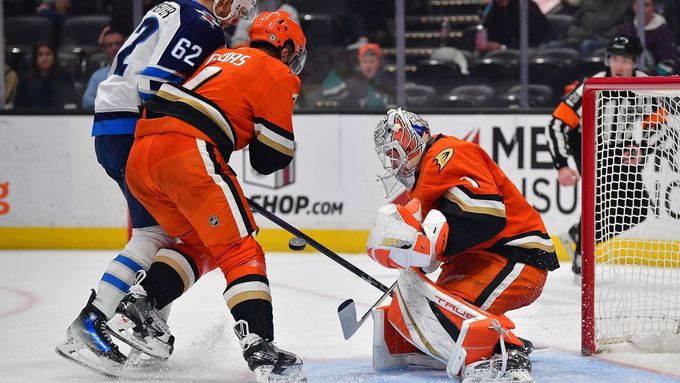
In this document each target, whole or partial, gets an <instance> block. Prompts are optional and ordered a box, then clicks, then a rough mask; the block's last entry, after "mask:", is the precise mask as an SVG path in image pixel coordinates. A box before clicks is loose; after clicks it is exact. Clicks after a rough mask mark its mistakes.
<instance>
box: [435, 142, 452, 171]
mask: <svg viewBox="0 0 680 383" xmlns="http://www.w3.org/2000/svg"><path fill="white" fill-rule="evenodd" d="M452 157H453V148H446V149H444V150H442V151H441V152H439V154H437V155H436V156H434V162H435V163H436V164H437V166H439V173H441V172H442V170H444V166H446V164H448V163H449V160H451V158H452Z"/></svg>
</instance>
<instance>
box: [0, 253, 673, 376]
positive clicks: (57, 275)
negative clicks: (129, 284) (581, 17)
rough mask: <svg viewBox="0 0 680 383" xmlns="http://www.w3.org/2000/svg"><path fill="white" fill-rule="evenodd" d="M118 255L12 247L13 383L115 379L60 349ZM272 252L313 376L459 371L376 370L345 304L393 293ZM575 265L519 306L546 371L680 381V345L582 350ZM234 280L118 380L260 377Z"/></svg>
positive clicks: (279, 299)
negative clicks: (341, 319)
mask: <svg viewBox="0 0 680 383" xmlns="http://www.w3.org/2000/svg"><path fill="white" fill-rule="evenodd" d="M114 256H115V253H114V252H107V251H97V252H93V251H0V381H1V382H45V381H50V382H100V381H107V380H109V379H107V378H104V377H102V376H99V375H96V374H94V373H92V372H90V371H87V370H85V369H83V368H81V367H79V366H76V365H75V364H72V363H69V362H67V361H66V360H64V359H63V358H61V357H59V356H57V354H56V353H55V352H54V347H55V346H56V344H57V343H58V342H59V341H61V340H63V339H64V336H65V330H66V327H67V326H68V325H69V324H70V322H71V321H72V320H73V319H74V318H75V316H76V315H77V314H78V312H79V311H80V309H81V308H82V307H83V305H84V304H85V302H86V300H87V298H88V296H89V289H90V288H93V287H96V286H97V283H98V282H99V278H100V277H101V274H102V273H103V271H104V269H105V267H106V265H107V264H108V262H109V261H110V260H111V259H112V258H113V257H114ZM346 258H347V259H348V260H349V261H350V262H352V263H354V264H355V265H357V266H358V267H359V268H361V269H362V270H364V271H366V272H368V273H369V274H371V275H373V276H374V277H375V278H377V279H379V280H380V281H381V282H383V283H384V284H385V285H390V284H391V283H392V282H393V281H394V280H395V278H396V273H395V272H393V271H391V270H387V269H384V268H382V267H381V266H379V265H378V264H376V263H374V262H373V261H371V260H370V259H368V257H365V256H361V255H348V256H346ZM267 262H268V273H269V279H270V281H271V288H272V294H273V298H274V320H275V330H276V342H277V343H278V345H279V346H280V347H282V348H284V349H287V350H290V351H293V352H295V353H297V354H299V355H300V356H301V357H302V358H303V359H304V361H305V364H306V368H305V370H306V372H307V374H308V376H309V380H310V382H357V383H364V382H405V381H414V382H416V381H417V382H445V381H449V380H448V379H447V378H446V374H445V373H444V372H443V371H428V370H410V371H392V372H389V373H378V372H376V371H374V370H373V369H372V368H371V359H370V351H371V337H372V323H371V321H370V320H369V321H367V322H366V324H365V325H364V327H362V328H361V329H359V331H357V333H356V334H355V335H354V337H352V338H351V339H350V340H349V341H345V340H344V339H343V338H342V331H341V329H340V325H339V323H338V319H337V306H338V305H339V304H340V303H341V302H342V301H344V300H345V299H347V298H353V299H354V300H355V302H356V304H357V310H358V315H362V314H363V312H364V310H366V309H367V308H368V307H370V305H371V304H372V303H373V302H374V300H375V299H377V298H378V297H379V296H380V295H381V293H380V291H379V290H377V289H376V288H374V287H373V286H371V285H369V284H368V283H366V282H364V281H362V280H361V279H359V278H358V277H356V276H354V275H353V274H352V273H350V272H349V271H347V270H345V269H343V268H342V267H341V266H339V265H337V264H336V263H334V262H333V261H331V260H330V259H328V258H326V257H324V256H322V255H319V254H302V253H297V254H269V255H268V261H267ZM568 266H569V265H564V266H563V267H562V268H561V269H559V270H557V271H556V272H554V273H551V275H550V277H549V278H548V283H547V285H546V288H545V290H544V292H543V295H542V296H541V297H540V298H539V300H538V301H537V302H536V303H534V304H533V305H532V306H530V307H527V308H524V309H521V310H517V311H514V312H510V313H509V314H508V316H509V317H510V318H511V319H512V320H513V321H514V322H515V324H516V325H517V330H516V333H517V335H519V336H522V337H526V338H528V339H530V340H532V341H533V342H534V344H535V345H536V346H537V348H538V349H537V350H536V351H535V352H534V354H532V361H533V363H534V375H535V376H536V378H537V381H538V382H617V383H618V382H680V354H650V353H642V352H639V351H635V350H631V349H630V347H628V348H627V349H625V350H619V351H617V352H614V353H610V354H607V355H605V356H598V357H595V358H586V357H581V356H579V353H578V350H579V349H580V326H579V320H580V289H579V287H578V285H576V284H575V283H574V277H573V275H572V274H571V271H570V270H569V267H568ZM224 288H225V282H224V278H223V277H222V274H221V273H219V272H213V273H210V274H208V275H207V276H205V277H204V278H203V279H202V280H200V281H199V282H198V283H197V284H196V285H195V286H194V287H193V288H192V289H191V290H190V291H189V292H188V293H187V294H186V295H185V296H183V297H182V298H180V299H179V300H178V301H177V302H175V304H174V307H173V312H172V315H171V317H170V321H169V324H170V326H171V328H172V330H173V333H174V335H175V336H176V338H177V341H176V344H175V346H176V348H175V353H174V354H173V356H172V357H171V359H170V360H169V361H168V362H167V363H165V364H163V365H160V366H159V367H158V368H156V369H153V370H148V369H146V370H145V369H130V370H127V371H126V373H125V375H124V376H123V377H122V379H120V380H117V381H118V382H139V381H151V382H154V381H158V382H160V381H164V382H187V381H193V382H251V381H253V376H252V374H251V372H250V371H249V370H248V368H247V366H246V364H245V362H244V361H243V358H242V357H241V355H240V351H239V348H238V343H237V341H236V337H235V335H234V334H233V332H232V330H231V325H232V324H233V320H232V319H231V317H230V315H229V314H228V310H227V308H226V305H225V303H224V300H223V299H222V292H223V291H224ZM624 348H625V347H624ZM605 358H607V359H609V360H613V361H615V362H610V361H608V360H605ZM635 366H638V367H635ZM652 370H656V371H652Z"/></svg>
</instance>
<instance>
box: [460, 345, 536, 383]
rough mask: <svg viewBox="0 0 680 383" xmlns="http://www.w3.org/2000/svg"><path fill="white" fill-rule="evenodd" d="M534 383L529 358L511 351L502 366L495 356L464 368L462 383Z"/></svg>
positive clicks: (519, 352) (498, 356) (499, 357)
mask: <svg viewBox="0 0 680 383" xmlns="http://www.w3.org/2000/svg"><path fill="white" fill-rule="evenodd" d="M492 382H495V383H534V382H535V380H534V378H533V377H532V376H531V362H530V361H529V357H528V356H527V355H526V354H524V353H523V352H521V351H517V350H511V351H508V353H507V361H506V363H505V366H504V365H503V357H502V355H501V354H496V355H494V356H492V357H491V358H489V359H487V360H480V361H478V362H473V363H470V364H468V365H467V366H465V369H464V370H463V373H462V383H492Z"/></svg>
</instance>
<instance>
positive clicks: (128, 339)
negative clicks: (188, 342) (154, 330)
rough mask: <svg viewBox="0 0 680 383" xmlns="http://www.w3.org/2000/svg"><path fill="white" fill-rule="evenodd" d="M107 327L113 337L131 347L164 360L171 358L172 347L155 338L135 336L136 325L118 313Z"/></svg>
mask: <svg viewBox="0 0 680 383" xmlns="http://www.w3.org/2000/svg"><path fill="white" fill-rule="evenodd" d="M106 325H107V326H108V327H109V330H111V335H113V336H115V337H116V338H118V339H120V340H121V341H123V342H125V343H127V344H128V345H129V346H130V347H132V348H134V349H137V350H139V351H141V352H143V353H145V354H147V355H150V356H152V357H156V358H161V359H163V360H165V359H168V358H169V357H170V347H168V345H167V344H166V343H163V342H161V341H159V340H157V339H155V338H153V337H147V338H146V339H142V338H140V337H139V336H138V335H135V333H134V327H135V324H134V322H132V321H131V320H130V319H128V318H127V317H126V316H124V315H121V314H118V313H116V315H114V316H113V318H111V320H109V321H108V322H107V324H106Z"/></svg>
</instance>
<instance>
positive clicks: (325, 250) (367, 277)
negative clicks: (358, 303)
mask: <svg viewBox="0 0 680 383" xmlns="http://www.w3.org/2000/svg"><path fill="white" fill-rule="evenodd" d="M246 200H248V204H250V207H251V208H252V209H253V210H255V211H256V212H258V213H260V214H262V215H263V216H265V217H267V219H269V220H270V221H272V222H274V223H275V224H277V225H279V226H280V227H282V228H283V229H285V230H286V231H288V232H289V233H291V234H293V235H294V236H296V237H297V238H302V239H304V240H305V241H306V242H307V244H308V245H309V246H311V247H313V248H315V249H316V250H318V251H319V252H320V253H321V254H323V255H325V256H327V257H328V258H330V259H332V260H334V261H335V262H337V263H339V264H340V265H341V266H342V267H344V268H346V269H347V270H349V271H351V272H352V273H354V275H356V276H358V277H359V278H361V279H363V280H364V281H366V282H368V283H370V284H371V285H373V286H374V287H375V288H377V289H378V290H380V291H382V292H386V291H389V289H388V287H387V286H385V285H383V284H382V283H380V281H378V280H377V279H375V278H373V277H372V276H370V275H368V274H366V273H365V272H364V271H363V270H361V269H360V268H358V267H356V266H354V265H353V264H351V263H349V262H348V261H347V260H345V259H344V258H342V257H341V256H339V255H337V254H335V253H334V252H333V251H331V250H330V249H328V248H327V247H326V246H324V245H322V244H320V243H319V242H317V241H315V240H314V239H313V238H312V237H310V236H308V235H307V234H305V233H303V232H301V231H300V230H298V229H296V228H295V227H294V226H293V225H291V224H289V223H288V222H286V221H284V220H283V219H281V218H279V217H278V216H276V214H274V213H272V212H270V211H269V210H267V209H265V208H263V207H262V206H260V205H259V204H257V203H255V202H254V201H253V200H252V199H250V198H246ZM355 316H356V315H355Z"/></svg>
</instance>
